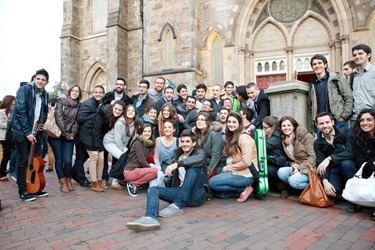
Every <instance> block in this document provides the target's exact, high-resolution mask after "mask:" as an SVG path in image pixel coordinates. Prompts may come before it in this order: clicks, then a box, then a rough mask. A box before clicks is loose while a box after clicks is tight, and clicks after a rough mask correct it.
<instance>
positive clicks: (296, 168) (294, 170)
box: [290, 163, 299, 175]
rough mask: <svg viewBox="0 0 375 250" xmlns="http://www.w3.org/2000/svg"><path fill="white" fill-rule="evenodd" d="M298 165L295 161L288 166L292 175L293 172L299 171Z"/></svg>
mask: <svg viewBox="0 0 375 250" xmlns="http://www.w3.org/2000/svg"><path fill="white" fill-rule="evenodd" d="M298 167H299V165H298V164H296V163H294V164H292V166H291V167H290V174H291V175H294V174H296V173H298V172H299V169H298Z"/></svg>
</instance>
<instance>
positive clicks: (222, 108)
mask: <svg viewBox="0 0 375 250" xmlns="http://www.w3.org/2000/svg"><path fill="white" fill-rule="evenodd" d="M222 110H226V111H228V114H229V113H230V112H231V111H230V110H229V109H227V108H224V107H221V109H220V111H222ZM220 111H219V113H220Z"/></svg>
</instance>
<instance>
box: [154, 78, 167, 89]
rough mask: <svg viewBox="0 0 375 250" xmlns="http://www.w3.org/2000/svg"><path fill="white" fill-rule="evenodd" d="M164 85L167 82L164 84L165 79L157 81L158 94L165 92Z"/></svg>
mask: <svg viewBox="0 0 375 250" xmlns="http://www.w3.org/2000/svg"><path fill="white" fill-rule="evenodd" d="M164 84H165V82H164V80H163V79H160V78H158V79H156V81H155V89H156V90H157V91H158V92H161V91H162V90H163V88H164Z"/></svg>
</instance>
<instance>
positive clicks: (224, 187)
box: [208, 172, 254, 199]
mask: <svg viewBox="0 0 375 250" xmlns="http://www.w3.org/2000/svg"><path fill="white" fill-rule="evenodd" d="M253 182H254V178H253V177H245V176H242V175H237V174H233V173H232V172H224V173H221V174H218V175H215V176H214V177H212V178H211V179H210V180H209V181H208V184H209V185H210V188H211V189H213V190H215V195H216V196H217V197H219V198H222V199H226V198H230V197H232V196H233V195H234V194H239V193H242V192H243V191H245V189H246V187H247V186H250V185H251V184H253Z"/></svg>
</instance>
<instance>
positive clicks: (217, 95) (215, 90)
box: [212, 86, 221, 99]
mask: <svg viewBox="0 0 375 250" xmlns="http://www.w3.org/2000/svg"><path fill="white" fill-rule="evenodd" d="M220 94H221V88H220V87H219V86H214V87H213V88H212V96H213V97H214V98H215V99H218V98H220Z"/></svg>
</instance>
